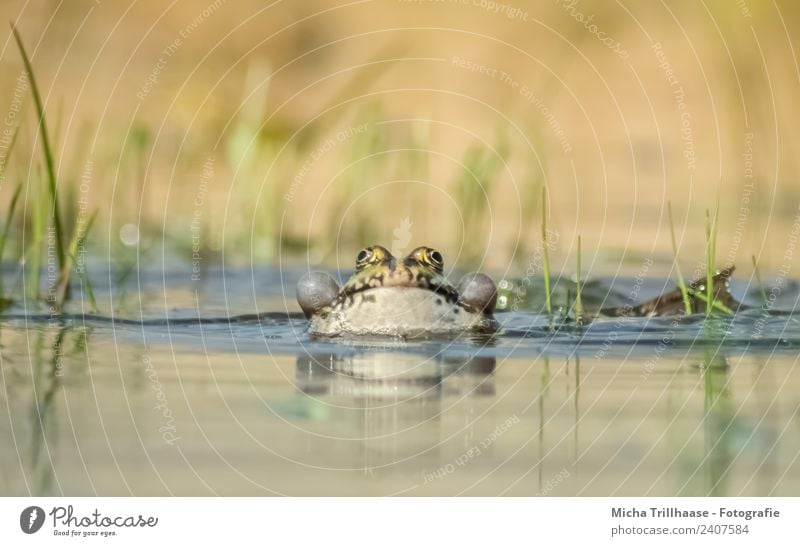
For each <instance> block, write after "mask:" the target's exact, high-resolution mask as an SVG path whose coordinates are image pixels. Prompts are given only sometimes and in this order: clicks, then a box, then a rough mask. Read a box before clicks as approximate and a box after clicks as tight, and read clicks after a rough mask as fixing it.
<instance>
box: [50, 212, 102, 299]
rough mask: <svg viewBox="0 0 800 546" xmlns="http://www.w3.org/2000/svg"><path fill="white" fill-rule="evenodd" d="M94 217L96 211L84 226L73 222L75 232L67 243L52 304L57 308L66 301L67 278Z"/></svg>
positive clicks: (92, 294) (92, 295)
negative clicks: (64, 259)
mask: <svg viewBox="0 0 800 546" xmlns="http://www.w3.org/2000/svg"><path fill="white" fill-rule="evenodd" d="M95 217H97V211H95V212H94V213H93V214H92V216H91V218H89V221H88V222H87V223H86V225H85V226H83V225H81V224H82V222H81V221H80V220H79V221H77V222H75V230H74V232H73V234H72V239H71V240H70V243H69V250H68V253H67V259H66V262H65V264H64V266H63V267H62V268H61V271H60V272H59V276H58V285H57V287H56V301H55V302H54V303H57V304H58V305H59V306H61V305H63V304H64V302H65V301H66V297H67V293H68V289H69V278H70V275H71V273H72V266H73V265H74V264H75V258H76V255H77V253H78V249H79V248H80V246H81V245H82V244H83V243H84V242H85V240H86V236H87V234H88V233H89V230H90V229H91V228H92V224H93V223H94V219H95ZM93 297H94V293H91V298H93Z"/></svg>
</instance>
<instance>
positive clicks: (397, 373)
mask: <svg viewBox="0 0 800 546" xmlns="http://www.w3.org/2000/svg"><path fill="white" fill-rule="evenodd" d="M298 274H299V272H291V271H290V272H286V271H283V272H280V271H277V270H260V271H256V272H254V271H251V270H250V269H246V270H235V271H230V270H229V271H222V270H214V271H210V272H209V274H208V275H207V279H208V280H207V282H206V283H204V284H202V285H199V286H194V285H190V284H187V283H186V281H185V278H186V277H185V276H183V275H182V274H179V273H175V274H174V275H164V274H159V275H140V276H139V277H138V278H137V279H136V281H135V283H134V284H133V286H132V287H131V288H130V289H129V290H128V291H127V292H125V291H120V290H119V289H115V290H105V291H104V289H103V287H102V285H101V283H98V284H99V286H98V287H97V290H98V293H99V295H100V299H101V301H100V306H101V308H103V307H104V306H106V307H105V308H107V309H115V311H114V313H107V314H106V317H107V320H81V319H80V318H76V317H75V316H74V317H73V318H71V319H69V320H46V317H39V318H36V317H34V315H36V314H37V313H41V311H42V310H41V309H37V308H34V307H24V306H22V307H20V306H18V307H17V308H14V309H12V310H10V311H9V313H10V316H9V315H7V316H6V318H5V319H4V320H3V322H2V324H0V357H1V358H2V368H1V369H2V375H1V376H0V380H1V381H2V389H0V396H2V401H1V402H0V408H2V409H0V431H1V433H2V437H3V439H4V442H3V447H2V449H0V484H2V492H3V493H4V494H6V495H27V494H39V495H93V494H99V495H273V494H274V495H794V494H795V493H796V492H797V491H798V490H800V489H799V488H800V483H798V482H800V462H798V456H799V455H800V434H798V433H799V432H800V418H798V411H799V410H800V394H798V393H800V373H798V370H797V359H798V354H800V353H799V352H798V347H800V324H799V323H798V318H797V317H795V316H793V315H792V314H791V312H789V311H790V310H791V309H792V308H793V305H794V302H795V301H796V299H797V296H798V292H797V290H796V289H795V288H794V287H793V286H790V287H788V288H787V289H786V290H784V291H783V292H782V294H781V297H780V298H779V299H778V301H777V304H776V305H775V306H774V308H773V309H771V311H770V312H769V313H767V312H764V311H763V310H762V309H759V308H757V307H756V308H755V309H753V310H751V311H747V312H745V313H742V314H740V315H737V316H736V317H735V318H733V319H730V318H720V319H714V320H712V321H710V322H707V321H704V320H703V319H702V317H689V318H687V319H685V320H682V321H675V320H673V319H667V318H662V319H627V320H621V319H605V320H602V321H597V322H594V323H592V324H590V325H588V326H586V327H583V328H578V327H576V326H575V325H574V324H572V323H569V322H567V323H566V324H563V323H561V322H560V321H559V322H557V324H556V325H555V327H553V328H551V327H550V325H549V323H548V320H547V319H545V318H544V317H543V316H542V315H541V314H540V313H538V310H539V309H538V307H537V305H539V303H538V300H537V301H532V300H530V298H527V297H526V299H525V300H524V301H523V302H521V305H520V306H519V310H517V311H516V312H501V313H498V319H499V320H500V321H501V323H502V324H503V330H502V331H501V332H500V333H499V334H498V335H496V336H489V337H487V336H478V337H476V336H461V337H456V338H454V339H428V340H387V339H333V340H325V339H312V338H311V337H309V336H308V334H307V333H306V332H305V321H304V320H303V319H302V317H301V316H300V315H298V314H296V311H297V308H296V306H295V304H294V302H293V286H294V282H295V280H296V278H297V275H298ZM132 282H133V281H132ZM632 283H633V281H632V280H631V279H616V280H614V281H611V280H608V281H599V282H596V283H593V284H591V285H590V286H589V287H588V293H587V300H588V301H589V302H592V301H594V300H596V301H601V302H602V301H616V303H619V301H620V299H622V300H624V297H625V296H624V295H625V294H626V293H627V292H626V290H629V289H630V287H631V286H633V284H632ZM668 284H669V281H666V280H658V281H648V283H646V284H645V286H644V287H643V288H642V290H641V294H640V295H641V296H642V297H647V296H649V295H651V294H652V293H653V292H654V291H658V290H659V289H660V288H661V287H662V286H664V285H668ZM284 287H287V288H286V289H284ZM733 291H734V293H735V294H737V296H738V297H740V298H742V299H745V300H747V301H750V302H752V301H753V300H752V295H751V294H748V288H747V287H744V286H741V285H736V284H735V285H734V287H733ZM737 291H738V292H737ZM637 293H638V292H637ZM756 303H757V302H756ZM70 311H71V312H80V311H81V306H80V305H79V304H75V305H73V307H72V308H71V309H70ZM254 312H258V313H265V312H270V315H268V317H267V318H264V319H263V320H261V321H252V320H249V321H241V322H232V323H225V322H222V323H214V324H200V323H192V322H191V321H184V322H180V323H179V322H162V323H160V324H159V323H150V324H147V325H141V324H136V323H132V322H120V321H118V320H116V319H119V318H122V317H126V318H128V319H140V318H145V319H149V320H153V319H156V320H159V319H164V318H165V317H173V318H175V317H180V318H182V319H191V318H192V317H197V316H198V315H200V316H203V317H213V316H222V317H224V316H230V315H237V314H241V313H254ZM287 313H289V314H288V315H287ZM76 316H77V315H76ZM26 317H27V318H26ZM112 317H113V319H114V321H112V320H111V319H112Z"/></svg>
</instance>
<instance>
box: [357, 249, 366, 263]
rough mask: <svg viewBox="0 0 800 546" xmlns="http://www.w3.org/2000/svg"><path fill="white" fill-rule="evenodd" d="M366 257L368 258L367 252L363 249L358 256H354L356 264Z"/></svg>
mask: <svg viewBox="0 0 800 546" xmlns="http://www.w3.org/2000/svg"><path fill="white" fill-rule="evenodd" d="M368 257H369V251H368V250H366V249H364V250H362V251H361V252H359V253H358V256H356V261H357V262H363V261H364V260H366V259H367V258H368Z"/></svg>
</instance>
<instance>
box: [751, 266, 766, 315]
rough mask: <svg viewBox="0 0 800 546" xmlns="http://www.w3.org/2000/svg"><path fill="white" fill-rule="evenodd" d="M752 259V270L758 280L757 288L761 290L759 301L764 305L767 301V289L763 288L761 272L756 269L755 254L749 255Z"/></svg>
mask: <svg viewBox="0 0 800 546" xmlns="http://www.w3.org/2000/svg"><path fill="white" fill-rule="evenodd" d="M750 257H751V258H752V259H753V271H754V272H755V274H756V281H757V282H758V289H759V291H761V301H762V302H763V303H764V304H765V305H766V303H767V291H766V290H765V289H764V283H763V282H761V273H760V272H759V270H758V262H757V261H756V257H755V255H753V256H750Z"/></svg>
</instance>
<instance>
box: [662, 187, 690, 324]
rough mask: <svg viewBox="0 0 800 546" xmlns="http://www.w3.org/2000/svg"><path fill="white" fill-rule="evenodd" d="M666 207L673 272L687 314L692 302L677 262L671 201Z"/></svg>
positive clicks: (676, 245)
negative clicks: (676, 278)
mask: <svg viewBox="0 0 800 546" xmlns="http://www.w3.org/2000/svg"><path fill="white" fill-rule="evenodd" d="M667 209H668V211H669V233H670V236H671V237H672V255H673V259H674V265H675V273H676V274H677V275H678V286H679V287H680V289H681V296H682V297H683V310H684V312H685V313H686V314H687V315H691V314H692V302H691V300H690V299H689V290H688V289H687V287H686V281H685V280H684V279H683V274H681V268H680V265H679V264H678V244H677V243H676V242H675V225H674V224H673V222H672V202H671V201H668V202H667Z"/></svg>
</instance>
